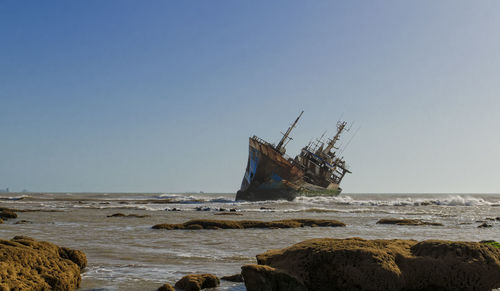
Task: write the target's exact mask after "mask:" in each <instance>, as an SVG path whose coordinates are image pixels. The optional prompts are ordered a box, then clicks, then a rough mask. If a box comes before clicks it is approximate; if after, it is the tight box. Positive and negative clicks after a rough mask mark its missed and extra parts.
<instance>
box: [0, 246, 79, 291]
mask: <svg viewBox="0 0 500 291" xmlns="http://www.w3.org/2000/svg"><path fill="white" fill-rule="evenodd" d="M86 264H87V259H86V257H85V254H84V253H83V252H81V251H77V250H71V249H67V248H62V247H58V246H56V245H55V244H52V243H48V242H43V241H36V240H34V239H32V238H29V237H23V236H16V237H14V238H13V239H12V240H0V282H1V285H0V290H56V291H63V290H76V289H77V288H78V287H79V286H80V281H81V278H80V271H81V269H82V268H84V267H85V266H86Z"/></svg>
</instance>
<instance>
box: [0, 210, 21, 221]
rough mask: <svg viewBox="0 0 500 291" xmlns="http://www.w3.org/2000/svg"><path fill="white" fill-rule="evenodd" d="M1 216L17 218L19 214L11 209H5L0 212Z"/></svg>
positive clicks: (3, 217)
mask: <svg viewBox="0 0 500 291" xmlns="http://www.w3.org/2000/svg"><path fill="white" fill-rule="evenodd" d="M0 218H2V219H11V218H17V214H16V213H15V212H13V211H10V210H3V211H2V212H0Z"/></svg>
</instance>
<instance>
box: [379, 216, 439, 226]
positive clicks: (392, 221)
mask: <svg viewBox="0 0 500 291" xmlns="http://www.w3.org/2000/svg"><path fill="white" fill-rule="evenodd" d="M377 224H395V225H434V226H442V225H443V224H442V223H439V222H428V221H423V220H420V219H404V218H383V219H380V220H379V221H377Z"/></svg>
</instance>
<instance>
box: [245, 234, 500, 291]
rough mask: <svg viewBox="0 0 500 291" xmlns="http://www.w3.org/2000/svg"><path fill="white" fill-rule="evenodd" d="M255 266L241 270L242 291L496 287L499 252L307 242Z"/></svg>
mask: <svg viewBox="0 0 500 291" xmlns="http://www.w3.org/2000/svg"><path fill="white" fill-rule="evenodd" d="M257 262H258V264H259V265H247V266H243V267H242V275H243V277H244V281H245V285H246V287H247V290H248V291H256V290H268V291H274V290H276V291H278V290H290V291H291V290H311V291H312V290H314V291H327V290H389V291H393V290H394V291H395V290H450V291H451V290H481V291H482V290H484V291H486V290H488V291H489V290H492V289H494V288H498V287H500V249H499V248H498V247H495V246H492V245H489V244H485V243H478V242H451V241H437V240H428V241H422V242H417V241H414V240H364V239H361V238H349V239H312V240H307V241H304V242H301V243H298V244H295V245H293V246H291V247H288V248H285V249H281V250H270V251H267V252H266V253H263V254H260V255H257ZM262 265H266V266H262ZM290 282H293V284H292V285H287V284H291V283H290Z"/></svg>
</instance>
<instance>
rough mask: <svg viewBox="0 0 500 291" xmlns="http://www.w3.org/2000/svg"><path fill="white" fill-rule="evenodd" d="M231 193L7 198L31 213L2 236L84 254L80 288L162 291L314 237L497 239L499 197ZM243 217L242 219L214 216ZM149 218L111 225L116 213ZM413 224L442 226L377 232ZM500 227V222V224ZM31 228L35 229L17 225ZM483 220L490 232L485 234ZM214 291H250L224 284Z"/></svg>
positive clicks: (2, 229) (229, 271)
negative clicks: (216, 224)
mask: <svg viewBox="0 0 500 291" xmlns="http://www.w3.org/2000/svg"><path fill="white" fill-rule="evenodd" d="M234 196H235V195H234V194H148V193H126V194H117V193H109V194H106V193H99V194H97V193H42V194H25V193H14V194H13V193H2V194H1V195H0V206H2V207H9V208H16V209H21V210H30V211H28V212H18V218H17V219H12V220H7V221H6V222H5V223H4V224H1V225H0V238H1V239H11V238H12V237H14V236H16V235H24V236H30V237H33V238H35V239H38V240H45V241H49V242H52V243H55V244H57V245H60V246H64V247H69V248H73V249H78V250H82V251H83V252H85V254H86V255H87V258H88V267H87V268H86V269H85V270H84V272H83V273H82V284H81V288H80V290H102V291H104V290H110V291H111V290H151V291H152V290H156V289H157V288H158V287H159V286H161V285H162V284H164V283H171V284H174V283H175V282H176V281H177V280H179V279H180V278H181V277H182V276H184V275H187V274H191V273H212V274H215V275H217V276H219V277H221V276H225V275H233V274H236V273H239V272H240V270H241V269H240V268H241V266H243V265H245V264H251V263H256V259H255V256H256V255H257V254H260V253H262V252H265V251H266V250H268V249H276V248H283V247H287V246H290V245H292V244H294V243H297V242H300V241H303V240H306V239H310V238H348V237H361V238H366V239H394V238H401V239H416V240H424V239H445V240H459V241H481V240H489V239H494V240H498V239H500V221H497V220H495V218H496V217H498V216H500V195H499V194H460V195H457V194H342V195H340V196H338V197H299V198H297V199H295V200H294V201H264V202H235V201H234ZM230 210H233V211H236V213H239V214H241V215H227V216H226V215H220V216H219V215H215V214H217V213H221V212H229V211H230ZM118 212H120V213H124V214H138V215H146V217H144V218H137V217H107V216H108V215H111V214H114V213H118ZM293 218H314V219H336V220H340V221H342V222H344V223H346V224H347V226H346V227H324V228H323V227H315V228H311V227H303V228H294V229H226V230H222V229H221V230H155V229H152V228H151V227H152V226H153V225H155V224H158V223H182V222H186V221H188V220H191V219H232V220H234V219H248V220H279V219H293ZM382 218H411V219H422V220H425V221H430V222H439V223H442V224H443V226H398V225H381V224H376V222H377V221H378V220H379V219H382ZM499 219H500V218H499ZM20 220H26V221H28V223H23V224H15V223H16V222H17V221H20ZM484 221H486V222H487V223H488V224H491V225H492V227H489V228H478V226H479V225H480V224H481V223H483V222H484ZM216 290H233V291H236V290H245V286H244V285H243V284H242V283H231V282H226V281H221V287H219V288H217V289H216Z"/></svg>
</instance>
